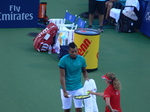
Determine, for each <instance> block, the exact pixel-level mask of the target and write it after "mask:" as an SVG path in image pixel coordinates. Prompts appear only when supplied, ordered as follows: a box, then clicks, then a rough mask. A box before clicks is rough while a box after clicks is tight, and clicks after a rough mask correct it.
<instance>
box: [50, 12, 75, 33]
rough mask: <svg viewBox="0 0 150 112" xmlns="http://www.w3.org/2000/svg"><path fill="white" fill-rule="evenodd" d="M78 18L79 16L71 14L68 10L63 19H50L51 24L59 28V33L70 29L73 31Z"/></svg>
mask: <svg viewBox="0 0 150 112" xmlns="http://www.w3.org/2000/svg"><path fill="white" fill-rule="evenodd" d="M76 17H77V15H73V14H70V13H69V12H68V10H66V13H65V16H64V18H63V19H61V18H55V19H49V22H52V23H54V24H56V25H57V26H58V28H59V31H63V30H64V31H65V30H68V29H71V30H72V29H73V28H74V27H75V21H76Z"/></svg>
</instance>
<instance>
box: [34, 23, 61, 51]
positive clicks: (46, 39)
mask: <svg viewBox="0 0 150 112" xmlns="http://www.w3.org/2000/svg"><path fill="white" fill-rule="evenodd" d="M57 31H58V27H57V26H56V25H55V24H54V23H50V24H48V25H47V27H46V28H45V29H43V30H42V31H41V32H40V33H39V34H38V35H37V36H36V38H34V39H33V41H34V43H33V45H34V48H35V49H36V50H37V51H39V52H47V51H48V48H49V46H50V45H52V44H53V42H54V37H55V35H56V33H57Z"/></svg>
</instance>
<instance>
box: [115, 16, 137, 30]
mask: <svg viewBox="0 0 150 112" xmlns="http://www.w3.org/2000/svg"><path fill="white" fill-rule="evenodd" d="M135 23H136V21H135V20H132V19H130V18H128V17H127V16H125V15H124V14H121V16H120V19H119V21H118V25H119V26H118V27H119V31H120V32H124V33H132V32H135V29H136V27H135Z"/></svg>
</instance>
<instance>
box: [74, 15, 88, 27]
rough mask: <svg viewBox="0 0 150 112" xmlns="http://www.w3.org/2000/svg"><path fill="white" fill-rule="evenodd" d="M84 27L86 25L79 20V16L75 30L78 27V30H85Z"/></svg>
mask: <svg viewBox="0 0 150 112" xmlns="http://www.w3.org/2000/svg"><path fill="white" fill-rule="evenodd" d="M85 25H86V21H84V20H83V19H81V18H80V16H79V17H78V19H77V22H76V26H75V29H77V28H78V27H79V28H85Z"/></svg>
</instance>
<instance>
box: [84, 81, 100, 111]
mask: <svg viewBox="0 0 150 112" xmlns="http://www.w3.org/2000/svg"><path fill="white" fill-rule="evenodd" d="M88 90H91V91H93V92H96V91H97V87H96V84H95V81H94V80H93V79H89V81H85V83H84V86H83V91H84V94H87V91H88ZM84 104H85V112H98V107H97V103H96V96H95V95H91V97H90V98H88V99H84Z"/></svg>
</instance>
